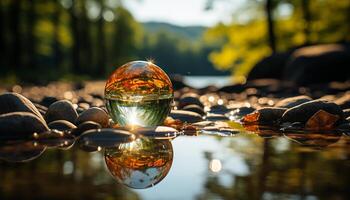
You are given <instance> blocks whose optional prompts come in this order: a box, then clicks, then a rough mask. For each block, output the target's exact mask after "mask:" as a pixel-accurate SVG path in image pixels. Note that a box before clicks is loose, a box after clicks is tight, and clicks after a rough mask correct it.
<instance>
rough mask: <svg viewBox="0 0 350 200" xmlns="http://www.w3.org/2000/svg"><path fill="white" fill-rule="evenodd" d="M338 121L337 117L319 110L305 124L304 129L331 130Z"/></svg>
mask: <svg viewBox="0 0 350 200" xmlns="http://www.w3.org/2000/svg"><path fill="white" fill-rule="evenodd" d="M338 119H339V116H338V115H333V114H331V113H329V112H326V111H324V110H319V111H317V112H316V113H315V114H314V115H313V116H312V117H310V119H309V120H308V121H307V122H306V124H305V128H306V129H312V130H327V129H332V128H333V127H334V124H335V122H337V121H338Z"/></svg>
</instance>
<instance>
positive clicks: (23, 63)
mask: <svg viewBox="0 0 350 200" xmlns="http://www.w3.org/2000/svg"><path fill="white" fill-rule="evenodd" d="M227 1H229V2H232V4H234V3H235V2H234V1H232V0H231V1H230V0H227ZM215 4H216V0H210V1H208V2H207V5H206V7H205V9H208V10H210V9H212V8H213V7H214V6H215ZM0 8H1V9H0V16H1V17H0V28H1V31H0V49H2V53H1V54H0V56H1V57H0V66H1V67H0V72H1V75H0V81H1V82H3V83H16V82H26V83H36V84H45V83H47V82H49V81H54V80H86V79H104V78H105V77H106V76H107V75H108V74H109V73H110V72H111V71H113V70H114V69H116V68H117V67H118V66H120V65H122V64H123V63H125V62H128V61H130V60H153V61H154V62H155V63H156V64H158V65H159V66H161V67H162V68H163V69H164V70H165V71H166V72H167V73H169V74H182V75H224V74H226V75H227V74H233V75H234V76H235V77H236V78H237V80H239V79H240V78H243V79H244V77H245V76H246V75H247V73H248V72H249V71H250V70H251V69H252V67H253V66H254V65H255V63H257V62H258V61H259V60H261V59H262V58H264V57H265V56H268V55H270V54H271V53H273V52H283V51H287V50H289V49H292V48H295V47H298V46H303V45H309V44H320V43H336V42H347V41H349V40H350V24H349V22H350V2H349V1H347V0H339V1H334V0H315V1H308V0H267V1H261V0H246V2H245V3H244V4H243V6H242V8H240V9H239V10H240V12H238V13H237V12H235V13H232V20H231V22H230V23H229V24H223V23H219V24H217V25H216V26H213V27H179V26H174V25H170V24H164V23H141V22H138V21H136V20H135V19H134V17H133V16H132V14H131V13H130V12H129V11H128V10H127V9H126V8H125V7H124V6H123V1H120V0H116V1H96V0H52V1H43V0H1V1H0ZM203 9H204V8H203Z"/></svg>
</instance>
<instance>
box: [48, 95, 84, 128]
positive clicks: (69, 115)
mask: <svg viewBox="0 0 350 200" xmlns="http://www.w3.org/2000/svg"><path fill="white" fill-rule="evenodd" d="M77 117H78V113H77V111H76V110H75V109H74V106H73V104H72V103H71V102H70V101H68V100H60V101H56V102H55V103H53V104H51V105H50V107H49V108H48V110H47V112H46V114H45V119H46V122H48V123H49V122H52V121H56V120H66V121H69V122H71V123H74V122H75V120H76V119H77Z"/></svg>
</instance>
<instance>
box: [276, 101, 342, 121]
mask: <svg viewBox="0 0 350 200" xmlns="http://www.w3.org/2000/svg"><path fill="white" fill-rule="evenodd" d="M319 110H323V111H326V112H328V113H330V114H333V115H338V116H339V117H340V120H341V119H344V113H343V110H342V109H341V108H340V107H339V106H338V105H337V104H335V103H332V102H328V101H323V100H313V101H309V102H306V103H303V104H300V105H298V106H295V107H293V108H290V109H288V110H287V111H286V112H285V113H284V114H283V116H282V120H281V122H301V123H306V122H307V121H308V120H309V119H310V118H311V117H312V116H313V115H314V114H315V113H316V112H318V111H319Z"/></svg>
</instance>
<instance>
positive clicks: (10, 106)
mask: <svg viewBox="0 0 350 200" xmlns="http://www.w3.org/2000/svg"><path fill="white" fill-rule="evenodd" d="M11 112H29V113H32V114H34V115H36V116H37V117H38V118H39V119H41V120H43V121H44V118H43V116H42V115H41V114H40V112H39V110H38V109H37V108H36V107H35V106H34V104H33V103H32V102H31V101H30V100H28V99H27V98H26V97H24V96H22V95H20V94H17V93H4V94H2V95H0V114H6V113H11Z"/></svg>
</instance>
